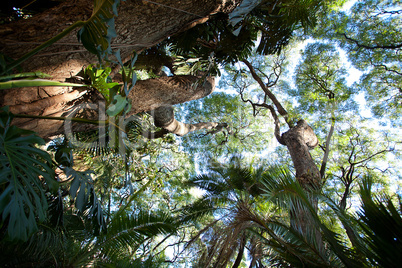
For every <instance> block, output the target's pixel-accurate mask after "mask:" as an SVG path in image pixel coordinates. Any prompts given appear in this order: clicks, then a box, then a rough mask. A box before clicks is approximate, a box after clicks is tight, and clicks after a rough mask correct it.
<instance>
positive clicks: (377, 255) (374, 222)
mask: <svg viewBox="0 0 402 268" xmlns="http://www.w3.org/2000/svg"><path fill="white" fill-rule="evenodd" d="M360 198H361V202H362V206H361V210H360V211H359V212H358V215H359V216H360V226H361V227H362V229H363V232H364V235H365V238H364V240H365V241H366V243H367V245H368V247H369V249H370V251H369V253H368V257H369V258H370V260H371V262H372V263H373V264H374V265H376V266H379V267H397V266H399V265H400V264H401V263H402V257H401V254H400V253H401V252H402V217H401V211H402V206H400V208H399V212H398V209H397V208H396V207H395V206H394V204H393V202H392V201H391V199H390V198H389V197H388V196H383V198H381V199H380V198H379V197H378V196H377V197H375V196H373V194H372V182H371V181H370V178H366V179H365V180H364V181H363V182H362V184H361V185H360Z"/></svg>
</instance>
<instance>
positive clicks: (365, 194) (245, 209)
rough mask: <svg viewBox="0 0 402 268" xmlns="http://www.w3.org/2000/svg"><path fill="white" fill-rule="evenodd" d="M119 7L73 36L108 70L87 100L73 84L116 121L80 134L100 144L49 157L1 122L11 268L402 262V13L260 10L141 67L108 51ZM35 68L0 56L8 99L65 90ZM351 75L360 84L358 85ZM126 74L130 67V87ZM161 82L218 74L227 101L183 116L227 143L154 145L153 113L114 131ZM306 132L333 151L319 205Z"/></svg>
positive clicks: (5, 261) (64, 146) (4, 227)
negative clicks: (139, 84)
mask: <svg viewBox="0 0 402 268" xmlns="http://www.w3.org/2000/svg"><path fill="white" fill-rule="evenodd" d="M119 2H120V1H112V0H96V1H95V8H94V13H93V16H92V17H91V18H89V19H88V20H87V21H85V22H78V23H77V24H74V25H73V26H72V27H71V29H70V30H72V29H73V28H77V27H80V28H81V30H80V31H79V33H78V38H79V40H80V41H81V42H82V43H83V44H84V45H85V47H86V49H88V50H89V51H90V52H92V53H94V54H97V55H98V56H99V62H98V63H94V64H93V65H90V66H87V67H86V69H85V70H84V72H83V76H84V77H83V79H84V81H85V84H84V85H82V84H80V85H77V84H75V85H74V84H69V85H71V86H87V87H88V88H89V89H90V90H94V91H96V92H99V94H100V95H101V96H102V98H103V99H104V100H105V103H106V107H105V111H106V114H107V115H108V118H106V119H105V120H104V121H102V120H92V119H90V118H74V119H73V120H72V121H73V122H74V123H77V124H82V123H86V124H91V125H95V126H98V127H99V128H96V129H89V130H88V131H85V132H78V133H75V135H73V136H71V135H70V136H61V137H58V138H57V139H54V140H52V141H51V142H50V143H48V144H47V146H45V142H44V140H43V139H41V138H39V137H38V136H36V135H35V133H32V132H31V131H27V130H23V129H21V128H18V127H16V126H13V125H12V120H13V119H14V118H15V117H18V116H22V115H18V114H17V115H14V114H12V113H11V112H9V110H8V108H7V107H2V108H1V110H0V218H1V224H0V227H1V228H0V239H1V241H0V249H1V253H0V264H1V265H2V266H4V267H27V266H29V267H31V266H35V267H53V266H54V267H83V266H85V267H87V266H95V267H103V266H105V267H183V266H185V267H189V266H190V267H247V266H249V267H304V266H307V267H398V266H399V265H400V264H401V263H402V259H401V255H400V252H402V242H401V241H402V216H401V215H402V203H401V193H400V188H398V187H399V186H401V184H400V177H401V172H400V169H399V164H400V160H399V157H400V150H401V148H400V137H398V130H397V129H396V128H395V126H399V125H400V119H399V114H400V111H401V102H400V99H401V98H400V95H401V94H400V92H401V86H400V84H401V81H402V78H401V72H402V71H401V70H400V68H401V64H400V57H401V56H400V49H401V44H400V43H398V42H400V34H401V32H400V25H401V21H400V20H401V13H402V12H401V10H400V3H399V2H394V1H387V0H372V1H357V2H356V3H355V4H354V5H353V7H352V8H351V9H347V10H343V11H342V10H340V8H339V7H340V6H341V4H342V3H343V2H344V1H338V2H339V3H338V2H336V3H335V2H334V1H328V2H331V3H327V2H326V1H317V0H303V1H296V0H283V1H256V0H245V1H243V2H242V4H241V5H240V6H239V7H238V8H236V9H235V10H234V11H233V12H232V13H231V14H220V13H219V14H215V15H214V16H212V17H211V18H210V20H208V21H207V22H206V23H203V24H200V25H197V26H196V27H193V28H191V29H189V30H187V31H185V32H183V33H179V34H178V35H175V36H172V37H171V38H168V39H167V40H164V41H163V42H161V43H160V44H158V45H157V46H155V47H153V48H150V49H148V50H147V51H144V52H143V53H142V54H140V55H139V56H138V57H137V56H134V57H133V58H132V59H131V60H130V61H129V62H128V63H126V62H122V59H121V57H120V54H119V52H118V51H112V50H111V47H110V42H111V38H113V37H114V35H115V32H114V30H115V29H114V17H115V16H117V7H118V4H119ZM316 26H318V27H316ZM313 38H314V39H313ZM306 40H307V41H306ZM52 42H54V40H53V41H51V42H46V46H48V45H51V43H52ZM300 48H301V52H299V50H300ZM38 49H42V48H40V47H39V48H38ZM35 53H36V52H35ZM31 55H33V54H27V55H26V56H24V57H23V58H22V59H21V60H16V61H10V60H9V59H7V57H1V59H0V65H1V66H0V67H1V71H2V75H3V76H2V77H0V90H7V89H9V88H13V87H19V86H21V87H22V86H38V85H41V86H58V85H60V86H61V85H66V84H61V83H54V82H52V81H50V80H44V79H42V78H47V77H46V75H45V74H42V73H21V72H20V70H15V69H14V67H16V66H17V65H19V64H20V63H21V62H22V60H26V59H28V58H29V57H30V56H31ZM135 55H136V54H135ZM349 61H350V63H349ZM348 64H349V66H348ZM350 64H351V66H353V67H354V68H356V69H358V70H360V71H361V72H362V74H361V77H360V78H356V77H352V78H353V81H352V80H351V77H350V75H349V74H348V72H350V70H351V66H350ZM113 65H114V66H116V65H120V66H121V67H122V68H121V71H120V73H121V76H122V79H121V80H122V81H121V82H120V83H118V82H113V81H112V80H111V73H112V69H111V67H110V66H113ZM165 67H168V69H169V70H168V69H166V68H165ZM13 69H14V74H11V73H12V70H13ZM139 69H141V70H142V71H138V70H139ZM162 71H165V72H168V73H169V75H176V74H180V73H186V74H198V75H199V76H202V77H203V78H205V77H206V76H208V75H217V74H219V75H220V84H219V89H218V91H219V92H216V93H214V94H212V95H210V96H208V97H205V98H204V99H202V100H198V101H193V102H190V103H186V104H182V105H181V106H178V107H176V108H175V110H176V117H177V119H178V120H181V121H184V122H187V123H196V122H200V121H201V122H208V121H213V122H222V123H223V122H224V123H226V126H227V127H225V128H223V129H219V130H217V129H212V130H208V131H205V132H203V133H201V132H197V133H191V134H189V135H187V136H184V137H175V136H173V135H172V134H167V133H164V135H163V137H162V138H158V139H148V138H147V136H146V135H144V133H145V132H146V131H147V130H150V131H155V132H157V131H161V130H160V128H158V127H156V126H155V125H154V124H153V120H152V117H151V115H150V114H147V113H143V114H137V115H136V116H135V117H129V118H125V120H115V119H116V118H117V117H118V116H120V118H124V117H125V116H126V115H127V113H128V112H129V111H130V109H131V108H132V107H131V104H130V101H129V99H128V97H127V96H128V95H129V92H130V91H131V90H135V83H136V81H137V77H139V79H140V78H141V77H142V76H143V77H147V76H148V77H156V78H157V77H159V76H160V75H166V74H165V73H163V72H162ZM144 73H146V74H144ZM137 75H138V76H137ZM38 78H41V79H38ZM49 82H51V84H49ZM197 83H202V81H197ZM271 96H275V97H276V98H272V97H271ZM363 98H365V99H366V102H367V106H368V107H370V108H371V111H372V112H373V114H370V113H369V111H368V110H367V108H366V107H365V106H363V104H364V100H363ZM277 103H282V105H283V106H280V105H278V104H277ZM275 109H276V110H275ZM364 109H366V111H364ZM363 112H365V113H366V114H367V113H368V114H369V116H365V115H364V114H362V113H363ZM359 113H360V114H359ZM372 115H374V116H372ZM25 117H28V118H29V115H25ZM271 117H272V118H271ZM32 118H43V119H49V117H41V116H35V117H32ZM53 119H55V120H68V119H67V118H62V117H59V118H53ZM272 119H273V120H272ZM301 119H303V120H306V121H308V123H309V125H310V126H311V127H312V129H313V130H314V132H315V134H316V135H317V137H318V140H319V142H318V146H317V148H315V149H313V147H312V148H310V149H312V150H311V155H312V159H313V161H314V163H315V165H316V166H317V167H319V168H320V178H321V179H322V185H321V186H322V188H320V189H316V191H313V190H311V189H309V188H308V187H305V185H303V184H302V183H300V180H298V179H297V178H296V177H297V175H296V173H297V170H296V167H295V164H294V161H293V162H292V159H291V157H290V156H289V153H288V151H286V149H287V148H286V146H280V144H281V141H280V139H278V137H277V136H276V131H277V130H278V128H279V127H282V129H284V127H288V128H289V129H291V128H292V127H293V126H294V125H295V124H297V122H300V120H301ZM378 119H379V120H380V123H378ZM105 126H107V127H105ZM102 127H103V128H102ZM165 134H167V135H165ZM385 227H386V228H385Z"/></svg>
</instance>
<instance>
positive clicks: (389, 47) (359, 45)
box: [341, 33, 402, 50]
mask: <svg viewBox="0 0 402 268" xmlns="http://www.w3.org/2000/svg"><path fill="white" fill-rule="evenodd" d="M341 35H343V36H344V37H345V39H346V40H348V41H350V42H352V43H355V44H356V45H357V46H358V47H359V48H365V49H370V50H374V49H398V48H402V43H399V44H391V45H378V44H377V45H371V46H370V45H365V44H361V43H359V41H357V40H355V39H353V38H350V37H349V36H347V35H346V33H342V34H341Z"/></svg>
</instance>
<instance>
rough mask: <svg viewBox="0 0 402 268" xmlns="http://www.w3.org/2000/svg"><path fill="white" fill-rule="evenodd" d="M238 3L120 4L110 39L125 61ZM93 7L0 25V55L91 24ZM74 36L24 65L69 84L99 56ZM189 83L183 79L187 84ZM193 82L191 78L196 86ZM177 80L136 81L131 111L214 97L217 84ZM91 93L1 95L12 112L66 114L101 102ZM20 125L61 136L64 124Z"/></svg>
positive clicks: (50, 90) (157, 0) (51, 90)
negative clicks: (79, 24) (196, 84)
mask: <svg viewBox="0 0 402 268" xmlns="http://www.w3.org/2000/svg"><path fill="white" fill-rule="evenodd" d="M239 2H241V0H235V1H226V0H223V1H222V0H201V1H192V0H182V1H176V0H164V1H161V0H154V1H148V0H143V1H136V0H127V1H122V2H121V4H120V7H119V14H118V17H117V18H116V31H117V37H116V38H115V39H114V40H113V41H112V47H114V48H115V49H117V48H118V49H120V52H121V55H122V58H123V59H125V58H129V57H130V56H131V54H132V52H133V51H137V52H141V51H142V50H144V49H146V48H149V47H152V46H153V45H155V44H157V43H158V42H160V41H162V40H164V39H166V38H167V37H169V36H171V35H173V34H175V33H179V32H181V31H184V30H186V29H188V28H191V27H193V26H195V25H196V24H199V23H203V22H205V21H207V20H208V18H209V16H211V15H213V14H216V13H218V12H225V13H229V12H231V11H232V10H233V9H234V8H235V7H236V5H237V4H238V3H239ZM92 8H93V1H92V0H71V1H64V2H63V3H61V4H60V5H58V6H56V7H54V8H52V9H49V10H48V11H46V12H44V13H41V14H38V15H35V16H33V17H32V18H29V19H27V20H19V21H17V22H14V23H12V24H7V25H0V37H1V38H0V52H1V53H3V54H5V55H7V56H8V57H11V58H14V59H18V58H19V57H21V56H22V55H24V54H25V53H27V52H29V51H30V50H31V49H33V48H35V47H36V46H38V45H40V44H41V43H42V42H44V41H47V40H49V39H50V38H52V37H53V36H55V35H57V34H58V33H60V32H61V31H62V30H63V29H65V28H67V27H68V26H69V25H71V24H73V23H74V22H76V21H79V20H87V19H88V18H89V17H90V16H91V13H92ZM77 30H78V29H77ZM76 32H77V31H74V32H72V33H71V34H69V35H68V36H66V37H65V38H63V39H62V40H60V41H59V42H57V43H55V44H54V45H52V46H50V47H48V48H47V49H45V50H43V51H41V52H40V53H39V54H37V55H35V56H33V57H32V58H31V59H30V60H29V61H28V62H25V63H24V64H22V68H23V70H24V71H41V72H44V73H47V74H50V75H51V76H52V77H53V79H54V80H58V81H65V79H66V78H69V77H71V76H74V75H76V74H78V73H79V72H80V71H81V70H82V69H83V67H85V66H87V65H89V64H91V63H95V62H96V61H97V58H96V56H94V55H92V54H90V53H89V52H87V51H86V50H85V49H84V47H83V46H82V45H81V44H80V43H78V41H77V37H76ZM186 79H187V80H186ZM188 79H190V78H189V77H187V78H185V81H189V80H188ZM195 79H196V78H194V77H193V78H191V79H190V80H191V81H193V82H194V81H195ZM175 81H177V80H171V78H158V79H153V80H147V81H138V83H137V84H136V86H135V89H133V91H132V93H131V94H130V96H129V97H130V99H132V102H133V103H132V104H133V112H141V111H149V110H153V109H156V108H157V107H159V106H161V105H166V104H167V105H169V104H177V103H182V102H185V101H189V100H194V99H198V98H202V97H205V96H206V95H208V94H209V93H211V92H212V90H213V87H214V85H213V81H208V83H207V85H206V86H202V87H197V88H196V89H195V90H192V89H191V88H190V87H188V85H185V86H183V85H182V84H180V83H177V82H175ZM191 81H190V82H191ZM190 84H192V82H191V83H190ZM89 93H90V92H88V91H82V90H77V89H71V88H67V87H47V88H22V89H21V88H19V89H11V90H7V91H1V92H0V106H4V105H10V109H11V111H12V112H14V113H26V114H27V113H30V114H33V115H42V116H44V115H46V116H48V115H51V116H63V115H65V114H66V113H68V112H69V111H71V109H74V106H76V105H77V104H80V103H82V102H83V101H87V100H90V101H91V102H94V101H95V100H96V101H99V98H98V97H94V96H93V95H91V94H89ZM16 121H18V122H17V123H18V124H19V125H23V126H24V128H27V129H31V130H34V131H37V132H38V133H39V134H40V135H41V136H43V137H49V136H51V135H55V134H59V133H60V127H61V122H58V121H50V120H27V119H19V120H16Z"/></svg>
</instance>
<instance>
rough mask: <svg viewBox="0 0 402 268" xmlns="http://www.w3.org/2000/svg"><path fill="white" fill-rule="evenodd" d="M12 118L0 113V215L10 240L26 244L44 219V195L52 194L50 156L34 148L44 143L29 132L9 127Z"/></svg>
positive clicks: (53, 182)
mask: <svg viewBox="0 0 402 268" xmlns="http://www.w3.org/2000/svg"><path fill="white" fill-rule="evenodd" d="M11 120H12V117H11V116H10V114H9V113H8V111H7V108H5V109H4V108H3V109H2V110H1V113H0V170H1V171H0V178H1V182H0V184H1V195H0V213H1V219H2V224H4V225H5V226H7V235H8V237H9V238H10V239H20V240H25V241H26V240H27V239H28V237H29V236H30V235H31V234H32V233H33V232H35V231H36V230H37V228H38V227H37V221H40V222H41V221H44V220H45V219H46V215H47V208H48V204H47V200H46V192H47V191H52V192H54V191H56V190H57V188H58V183H57V182H56V180H55V178H54V171H53V169H52V160H51V158H50V155H49V154H47V153H46V152H44V151H43V150H41V149H39V148H36V147H35V145H43V144H44V141H43V140H42V139H41V138H39V137H38V136H36V135H34V133H33V132H31V131H27V130H22V129H20V128H18V127H16V126H12V125H11Z"/></svg>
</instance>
